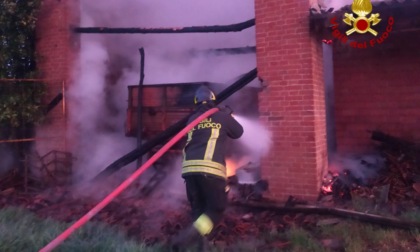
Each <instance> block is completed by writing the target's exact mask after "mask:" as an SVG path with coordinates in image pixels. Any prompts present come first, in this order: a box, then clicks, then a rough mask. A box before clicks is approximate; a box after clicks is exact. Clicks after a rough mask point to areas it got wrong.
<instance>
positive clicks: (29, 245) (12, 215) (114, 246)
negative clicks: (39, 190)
mask: <svg viewBox="0 0 420 252" xmlns="http://www.w3.org/2000/svg"><path fill="white" fill-rule="evenodd" d="M67 227H68V224H63V223H59V222H56V221H53V220H50V219H46V220H45V219H40V218H38V217H36V216H35V215H34V214H32V213H29V212H27V211H25V210H24V209H20V208H5V209H2V210H0V251H19V252H33V251H38V250H39V249H41V248H42V247H44V246H45V245H47V244H48V243H49V242H50V241H52V240H53V239H54V238H56V237H57V236H58V235H59V234H60V233H61V232H62V231H64V230H65V229H66V228H67ZM54 251H57V252H59V251H92V252H95V251H97V252H108V251H109V252H114V251H115V252H116V251H118V252H135V251H165V249H164V248H163V246H155V247H146V246H144V245H143V244H139V243H137V242H135V241H133V240H130V239H128V238H126V237H125V236H124V234H122V233H121V232H118V231H116V230H114V229H112V228H110V227H107V226H105V225H102V224H99V223H87V224H86V225H85V226H83V227H82V228H81V229H79V230H77V231H75V232H74V233H73V234H72V235H71V236H70V237H69V238H68V239H67V240H66V241H65V242H64V243H62V244H61V245H60V246H58V247H57V249H55V250H54Z"/></svg>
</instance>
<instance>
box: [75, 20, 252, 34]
mask: <svg viewBox="0 0 420 252" xmlns="http://www.w3.org/2000/svg"><path fill="white" fill-rule="evenodd" d="M254 25H255V19H250V20H247V21H245V22H241V23H236V24H230V25H212V26H191V27H171V28H135V27H132V28H111V27H75V28H73V32H75V33H101V34H122V33H132V34H133V33H141V34H148V33H158V34H159V33H210V32H239V31H242V30H244V29H247V28H250V27H252V26H254Z"/></svg>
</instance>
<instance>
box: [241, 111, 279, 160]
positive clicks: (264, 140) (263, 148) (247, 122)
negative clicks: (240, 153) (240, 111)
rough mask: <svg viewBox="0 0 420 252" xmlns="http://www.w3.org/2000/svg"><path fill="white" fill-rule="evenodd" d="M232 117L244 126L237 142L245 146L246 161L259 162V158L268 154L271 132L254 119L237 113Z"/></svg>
mask: <svg viewBox="0 0 420 252" xmlns="http://www.w3.org/2000/svg"><path fill="white" fill-rule="evenodd" d="M234 117H235V119H236V120H237V121H238V122H239V123H240V124H241V125H242V127H243V128H244V134H243V135H242V136H241V138H239V142H240V143H241V144H242V145H244V146H245V147H246V148H247V153H248V155H247V156H248V158H249V160H247V161H248V162H254V163H259V162H260V158H262V157H264V155H266V154H268V151H269V150H270V148H271V145H272V134H271V132H270V131H269V130H268V129H267V128H266V127H265V126H264V125H262V124H261V123H260V122H259V121H257V120H255V119H250V118H247V117H245V116H238V115H234ZM243 161H244V160H242V162H241V163H243Z"/></svg>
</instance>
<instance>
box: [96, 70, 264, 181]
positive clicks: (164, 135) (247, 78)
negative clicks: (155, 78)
mask: <svg viewBox="0 0 420 252" xmlns="http://www.w3.org/2000/svg"><path fill="white" fill-rule="evenodd" d="M256 77H257V69H256V68H255V69H253V70H251V71H249V72H248V73H246V74H244V75H243V76H241V78H240V79H239V80H237V81H235V82H234V83H233V84H232V85H230V86H229V87H227V88H226V89H224V90H223V91H222V92H220V93H219V94H218V95H217V96H216V104H220V103H221V102H223V101H224V100H226V99H227V98H229V96H231V95H232V94H234V93H235V92H236V91H238V90H240V89H241V88H243V87H244V86H246V85H247V84H248V83H250V82H251V81H253V80H254V79H255V78H256ZM189 116H190V115H188V116H186V117H184V118H183V119H181V120H179V121H178V122H177V123H175V124H173V125H172V126H170V127H169V128H167V129H166V130H164V131H162V132H161V133H160V134H158V135H156V136H155V137H154V138H152V139H150V140H149V141H147V142H146V143H144V144H143V145H141V146H140V147H138V148H136V149H134V150H132V151H130V152H129V153H127V154H125V155H124V156H122V157H121V158H119V159H117V160H116V161H114V162H113V163H112V164H110V165H109V166H107V167H106V168H105V169H104V170H103V171H102V172H100V173H99V174H98V175H97V176H96V177H94V178H93V181H99V180H101V179H103V178H106V177H108V176H109V175H111V174H112V173H114V172H116V171H118V170H119V169H121V168H122V167H124V166H126V165H128V164H130V163H131V162H133V161H135V160H136V159H137V158H139V157H141V156H143V155H144V154H146V153H147V152H149V151H150V150H152V149H153V148H154V147H156V146H157V145H159V144H163V143H165V142H166V141H168V140H169V139H170V138H171V137H172V136H174V135H175V134H176V133H178V132H179V131H181V130H182V129H183V128H184V127H185V126H186V124H187V122H188V118H189Z"/></svg>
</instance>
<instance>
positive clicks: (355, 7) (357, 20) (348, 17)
mask: <svg viewBox="0 0 420 252" xmlns="http://www.w3.org/2000/svg"><path fill="white" fill-rule="evenodd" d="M351 10H352V12H353V13H344V19H342V20H339V19H338V18H337V17H333V18H331V20H330V24H331V28H332V35H333V37H334V38H336V39H338V40H339V41H340V42H341V43H343V44H348V45H350V46H351V47H354V48H359V49H365V48H368V47H374V46H375V45H378V44H382V43H383V42H384V41H385V40H386V39H387V38H388V37H389V33H390V32H391V31H392V26H393V25H394V18H393V17H392V16H390V17H389V18H388V20H387V24H386V29H385V30H384V31H383V32H382V33H380V34H379V32H378V30H376V27H377V25H378V24H380V23H381V22H384V20H382V19H381V18H380V14H379V13H372V3H371V2H370V0H354V1H353V3H352V5H351ZM341 21H342V22H344V24H346V27H347V30H346V31H345V32H341V31H340V30H339V29H338V27H339V24H340V23H339V22H341ZM385 22H386V21H385ZM357 33H359V34H366V33H367V34H369V35H371V36H372V38H371V39H366V38H365V40H363V41H357V40H352V41H351V40H350V39H349V36H352V39H356V38H357Z"/></svg>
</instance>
